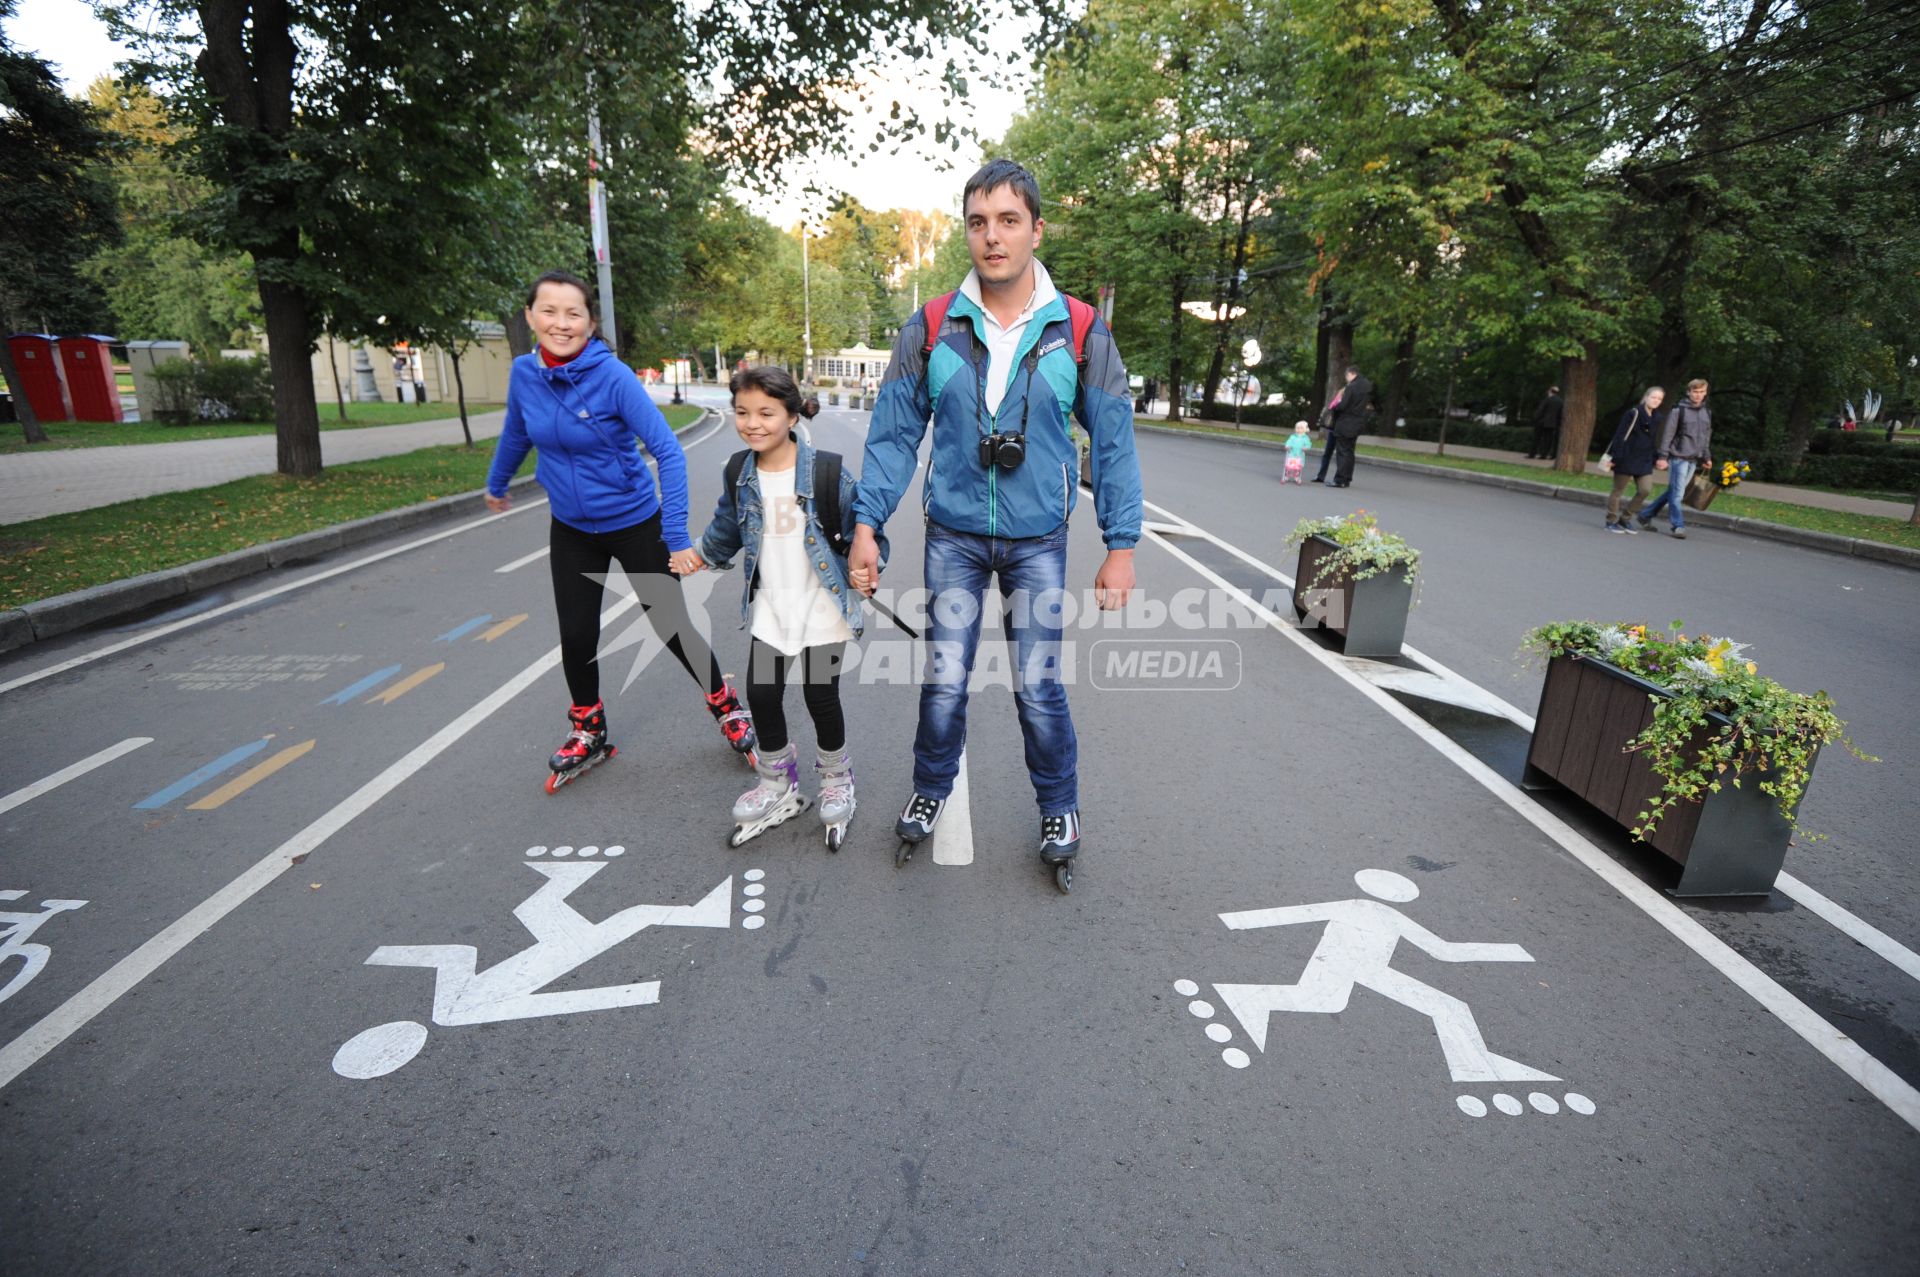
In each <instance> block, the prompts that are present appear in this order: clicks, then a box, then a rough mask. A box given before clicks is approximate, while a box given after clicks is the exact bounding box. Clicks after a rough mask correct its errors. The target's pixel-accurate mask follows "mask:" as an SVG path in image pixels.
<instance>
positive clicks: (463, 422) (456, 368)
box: [447, 346, 473, 448]
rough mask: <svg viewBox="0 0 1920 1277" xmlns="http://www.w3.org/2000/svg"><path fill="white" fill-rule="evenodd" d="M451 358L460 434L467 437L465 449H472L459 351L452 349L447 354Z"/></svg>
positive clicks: (471, 431) (465, 385)
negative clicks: (458, 407) (458, 404)
mask: <svg viewBox="0 0 1920 1277" xmlns="http://www.w3.org/2000/svg"><path fill="white" fill-rule="evenodd" d="M447 353H448V354H450V355H452V356H453V393H454V395H455V396H456V397H458V399H459V400H460V433H461V434H463V435H465V436H466V437H467V447H469V448H471V447H473V427H472V426H471V425H469V424H468V422H467V383H466V381H465V380H464V379H463V378H462V377H461V376H460V349H459V347H457V346H456V347H454V348H453V349H452V350H450V351H448V352H447Z"/></svg>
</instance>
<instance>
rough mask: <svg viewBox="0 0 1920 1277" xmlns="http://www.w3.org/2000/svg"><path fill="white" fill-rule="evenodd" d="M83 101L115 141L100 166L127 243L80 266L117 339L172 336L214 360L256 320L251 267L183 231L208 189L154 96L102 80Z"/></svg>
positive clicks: (242, 256) (257, 312)
mask: <svg viewBox="0 0 1920 1277" xmlns="http://www.w3.org/2000/svg"><path fill="white" fill-rule="evenodd" d="M87 101H88V102H89V103H91V104H92V106H93V108H94V109H95V110H96V111H97V112H99V118H100V121H101V124H102V125H103V127H105V128H106V129H107V131H108V132H110V133H111V134H113V135H114V136H115V137H116V138H117V139H118V140H119V142H120V145H119V146H118V147H117V148H116V149H115V151H114V153H113V155H112V156H111V157H110V158H109V159H107V160H105V161H103V166H104V176H105V178H106V180H107V181H108V182H110V183H111V184H112V185H113V187H114V191H115V195H116V202H117V204H118V206H119V209H120V215H121V221H122V224H123V226H124V228H125V239H124V241H123V242H122V243H119V244H116V245H113V246H111V247H108V248H104V249H102V250H101V251H99V252H98V253H96V254H94V256H93V257H91V258H89V259H88V261H87V262H86V264H85V266H84V267H83V270H84V272H85V274H86V276H87V278H88V279H90V280H91V281H93V283H94V284H95V285H96V286H97V287H98V288H99V289H100V290H101V291H102V293H104V294H105V296H106V298H107V301H108V303H109V304H110V305H111V307H112V309H113V313H114V315H115V317H116V318H117V319H118V321H119V323H118V325H117V335H118V336H119V337H121V338H122V339H123V340H134V341H137V340H167V339H179V340H183V341H185V342H187V343H188V344H189V345H190V346H192V347H193V349H194V352H195V353H196V354H198V355H199V356H200V357H202V358H213V357H215V356H217V355H218V354H219V352H220V351H221V350H222V349H223V348H225V347H228V346H231V345H233V344H234V342H235V341H236V340H238V339H239V338H238V335H239V334H241V333H242V332H244V331H245V330H247V329H250V328H252V327H253V326H254V325H255V324H256V323H257V322H258V321H259V317H260V309H259V300H258V292H257V291H256V289H255V287H254V282H253V270H252V264H251V263H250V262H249V261H248V260H247V257H246V255H245V254H243V253H217V252H215V251H213V250H211V249H209V248H207V247H206V246H205V245H203V244H201V243H199V242H198V241H196V240H194V239H193V238H191V237H190V236H189V235H187V234H185V233H184V232H183V229H182V226H181V221H182V218H183V217H184V216H185V215H186V214H187V213H189V212H190V211H191V210H192V209H193V208H194V207H195V206H196V205H197V204H198V203H199V202H200V201H202V200H204V199H205V198H206V197H207V193H208V192H207V187H206V183H204V182H203V181H201V180H200V179H199V178H196V177H195V176H194V175H193V174H192V173H190V172H189V171H188V170H187V167H186V165H185V163H184V158H183V156H182V155H181V153H180V149H179V148H180V141H181V134H180V130H179V129H178V128H177V127H175V126H174V124H173V123H172V122H171V121H170V120H169V119H168V118H167V113H166V108H165V107H164V106H163V105H162V104H161V102H160V101H159V99H157V98H155V97H154V96H153V94H152V93H150V92H148V91H147V90H146V89H144V88H142V87H140V86H139V85H126V84H121V83H118V82H117V81H115V80H113V79H112V78H110V77H107V76H102V77H100V78H99V79H97V80H95V81H94V82H93V83H92V84H91V85H89V86H88V88H87Z"/></svg>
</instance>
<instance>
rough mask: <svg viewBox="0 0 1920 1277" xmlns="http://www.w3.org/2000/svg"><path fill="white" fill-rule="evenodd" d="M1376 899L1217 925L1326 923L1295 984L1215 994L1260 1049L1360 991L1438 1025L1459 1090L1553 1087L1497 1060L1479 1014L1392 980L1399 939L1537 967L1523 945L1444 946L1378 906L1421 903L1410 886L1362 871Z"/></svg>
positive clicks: (1396, 977)
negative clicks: (1295, 1016)
mask: <svg viewBox="0 0 1920 1277" xmlns="http://www.w3.org/2000/svg"><path fill="white" fill-rule="evenodd" d="M1353 880H1354V882H1355V883H1356V884H1358V885H1359V887H1360V889H1361V890H1362V891H1364V892H1366V893H1367V894H1368V895H1369V896H1373V897H1377V899H1372V900H1365V899H1361V900H1333V901H1327V902H1324V903H1321V904H1310V905H1289V906H1285V907H1282V908H1277V909H1250V910H1246V911H1244V912H1241V913H1223V914H1221V915H1220V921H1222V922H1224V923H1226V924H1227V926H1229V927H1231V928H1233V929H1234V930H1236V931H1248V930H1253V929H1256V928H1260V927H1291V926H1299V925H1302V924H1305V923H1313V922H1324V923H1325V924H1326V927H1327V929H1326V931H1325V933H1324V934H1323V935H1322V936H1321V937H1320V944H1319V946H1318V947H1317V948H1315V949H1314V951H1313V956H1312V957H1311V958H1309V959H1307V969H1306V971H1305V973H1304V974H1303V975H1302V977H1301V978H1300V980H1299V982H1298V983H1295V984H1216V985H1214V986H1213V987H1214V990H1215V992H1217V993H1218V994H1219V996H1220V1000H1221V1001H1222V1002H1223V1003H1225V1004H1226V1006H1227V1009H1228V1010H1230V1011H1231V1012H1233V1015H1234V1018H1236V1019H1237V1020H1239V1021H1240V1025H1241V1027H1242V1028H1243V1029H1245V1030H1246V1034H1247V1036H1248V1037H1249V1038H1251V1039H1252V1040H1253V1044H1254V1046H1255V1047H1256V1048H1258V1049H1259V1050H1262V1051H1265V1050H1266V1047H1267V1025H1268V1018H1269V1017H1270V1016H1271V1015H1272V1014H1273V1013H1274V1012H1276V1011H1309V1012H1316V1013H1319V1014H1323V1015H1326V1014H1334V1013H1337V1012H1340V1011H1344V1010H1345V1009H1346V1006H1347V1001H1348V999H1350V998H1351V997H1352V996H1353V991H1354V989H1355V988H1362V989H1371V990H1373V991H1374V992H1375V993H1378V994H1379V995H1380V996H1382V997H1384V998H1390V999H1392V1000H1393V1001H1395V1002H1398V1003H1399V1004H1400V1005H1401V1006H1404V1007H1410V1008H1411V1009H1413V1010H1415V1011H1418V1012H1419V1013H1420V1014H1421V1015H1424V1016H1426V1017H1427V1018H1428V1019H1430V1020H1432V1021H1433V1028H1434V1032H1435V1033H1437V1034H1438V1035H1439V1037H1440V1049H1441V1051H1442V1052H1444V1053H1445V1055H1446V1059H1447V1068H1448V1069H1449V1071H1451V1073H1452V1074H1453V1080H1454V1081H1456V1082H1555V1081H1558V1080H1559V1079H1558V1078H1556V1077H1554V1076H1553V1075H1552V1074H1551V1073H1543V1072H1541V1071H1540V1070H1538V1069H1535V1068H1531V1067H1529V1066H1527V1065H1525V1064H1522V1063H1520V1062H1519V1061H1518V1060H1510V1059H1508V1058H1507V1057H1505V1056H1503V1055H1495V1054H1494V1053H1493V1052H1492V1051H1489V1050H1488V1049H1487V1044H1486V1040H1485V1039H1484V1038H1482V1037H1481V1036H1480V1026H1479V1025H1478V1024H1477V1023H1476V1022H1475V1020H1474V1018H1473V1009H1472V1008H1471V1007H1469V1006H1468V1005H1467V1004H1466V1003H1465V1002H1462V1001H1461V1000H1460V999H1459V998H1456V997H1454V996H1452V995H1451V994H1447V993H1442V992H1441V991H1440V990H1438V989H1436V988H1433V987H1432V986H1431V985H1428V984H1424V983H1422V982H1421V981H1419V980H1416V979H1414V978H1413V977H1412V976H1409V975H1405V974H1403V973H1401V972H1398V971H1395V970H1394V969H1393V967H1392V965H1391V963H1392V961H1393V953H1394V950H1395V949H1396V948H1397V947H1399V944H1400V942H1401V941H1402V940H1405V941H1406V942H1407V943H1408V944H1411V945H1413V946H1415V947H1416V948H1418V949H1420V950H1421V951H1423V952H1424V953H1426V954H1427V955H1428V956H1430V957H1432V958H1435V959H1437V960H1438V961H1441V962H1532V961H1533V955H1531V954H1529V953H1528V952H1527V951H1526V950H1525V949H1523V948H1521V947H1520V946H1519V945H1517V944H1480V943H1461V942H1458V941H1453V940H1442V939H1441V938H1440V937H1439V936H1436V935H1434V934H1433V933H1432V932H1431V931H1428V930H1427V929H1426V928H1425V927H1423V926H1421V925H1420V924H1419V923H1417V922H1415V921H1414V920H1413V919H1411V918H1409V917H1408V916H1407V915H1406V914H1404V913H1402V912H1400V910H1398V909H1395V908H1394V907H1393V906H1392V905H1390V904H1382V903H1380V902H1381V901H1393V902H1394V903H1398V904H1404V903H1406V902H1407V901H1410V900H1413V899H1415V898H1416V897H1418V896H1419V894H1420V889H1419V888H1418V887H1416V886H1414V884H1413V882H1412V880H1410V879H1408V878H1405V877H1403V876H1401V875H1400V874H1397V873H1390V872H1388V871H1387V870H1384V869H1362V870H1361V871H1360V872H1359V873H1357V874H1355V875H1354V876H1353Z"/></svg>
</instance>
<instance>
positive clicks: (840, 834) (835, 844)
mask: <svg viewBox="0 0 1920 1277" xmlns="http://www.w3.org/2000/svg"><path fill="white" fill-rule="evenodd" d="M846 838H847V831H846V830H844V829H829V830H827V850H828V851H836V852H837V851H839V850H840V844H841V843H843V842H845V841H846Z"/></svg>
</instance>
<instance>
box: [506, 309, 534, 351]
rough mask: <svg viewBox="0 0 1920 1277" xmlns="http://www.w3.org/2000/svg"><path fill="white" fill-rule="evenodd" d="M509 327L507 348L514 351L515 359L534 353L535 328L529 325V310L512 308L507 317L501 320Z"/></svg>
mask: <svg viewBox="0 0 1920 1277" xmlns="http://www.w3.org/2000/svg"><path fill="white" fill-rule="evenodd" d="M500 322H501V323H503V324H505V325H506V327H507V349H508V350H510V351H512V352H513V356H514V358H515V359H518V358H519V357H520V356H521V355H531V354H532V353H533V329H531V328H529V327H527V312H526V311H524V310H510V311H508V312H507V315H506V318H505V319H503V320H501V321H500Z"/></svg>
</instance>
